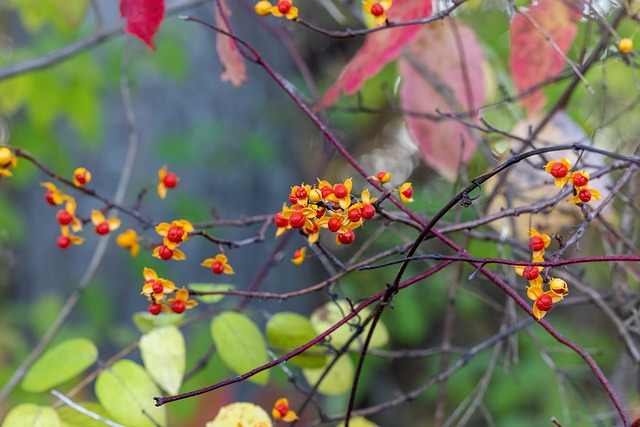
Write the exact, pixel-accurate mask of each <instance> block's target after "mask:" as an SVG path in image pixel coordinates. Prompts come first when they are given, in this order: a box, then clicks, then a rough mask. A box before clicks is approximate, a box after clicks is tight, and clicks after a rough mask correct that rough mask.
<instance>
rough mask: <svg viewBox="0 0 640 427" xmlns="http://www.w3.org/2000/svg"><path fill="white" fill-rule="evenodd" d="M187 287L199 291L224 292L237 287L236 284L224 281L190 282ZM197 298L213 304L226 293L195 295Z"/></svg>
mask: <svg viewBox="0 0 640 427" xmlns="http://www.w3.org/2000/svg"><path fill="white" fill-rule="evenodd" d="M187 288H189V289H191V290H192V291H199V292H224V291H228V290H231V289H235V288H236V287H235V286H234V285H228V284H223V283H189V284H188V285H187ZM194 297H195V298H197V299H199V300H200V301H202V302H205V303H207V304H213V303H216V302H218V301H220V300H221V299H222V298H224V297H225V295H222V294H213V295H194Z"/></svg>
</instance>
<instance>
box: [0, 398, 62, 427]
mask: <svg viewBox="0 0 640 427" xmlns="http://www.w3.org/2000/svg"><path fill="white" fill-rule="evenodd" d="M2 427H62V424H61V423H60V418H58V414H56V411H54V410H53V409H51V408H49V407H48V406H38V405H35V404H33V403H24V404H22V405H18V406H16V407H15V408H13V409H12V410H11V412H9V414H7V417H6V418H5V419H4V422H3V423H2Z"/></svg>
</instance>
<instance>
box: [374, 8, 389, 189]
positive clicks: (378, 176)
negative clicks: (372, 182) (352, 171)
mask: <svg viewBox="0 0 640 427" xmlns="http://www.w3.org/2000/svg"><path fill="white" fill-rule="evenodd" d="M376 5H379V3H376V4H374V5H373V6H376ZM373 6H372V7H371V13H372V14H373V15H375V16H378V15H376V14H375V13H373ZM383 12H384V10H383ZM386 174H387V173H386V172H385V171H380V172H378V174H377V175H376V178H378V181H382V179H383V178H384V177H385V175H386Z"/></svg>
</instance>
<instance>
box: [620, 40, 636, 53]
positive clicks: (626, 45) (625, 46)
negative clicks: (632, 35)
mask: <svg viewBox="0 0 640 427" xmlns="http://www.w3.org/2000/svg"><path fill="white" fill-rule="evenodd" d="M618 50H619V51H620V52H622V53H630V52H631V51H632V50H633V41H632V40H631V39H629V38H624V39H620V41H619V42H618Z"/></svg>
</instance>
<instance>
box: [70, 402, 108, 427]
mask: <svg viewBox="0 0 640 427" xmlns="http://www.w3.org/2000/svg"><path fill="white" fill-rule="evenodd" d="M79 405H80V406H82V407H83V408H85V409H87V410H89V411H90V412H93V413H94V414H96V415H100V416H101V417H102V418H105V419H109V417H110V415H109V413H108V412H107V410H106V409H104V408H103V407H102V406H101V405H100V404H99V403H96V402H85V403H80V404H79ZM58 416H59V417H60V421H61V422H62V427H104V426H105V424H104V423H103V422H101V421H98V420H96V419H93V418H91V417H90V416H88V415H85V414H83V413H82V412H79V411H76V410H75V409H73V408H71V407H70V406H64V407H62V408H60V409H58Z"/></svg>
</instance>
